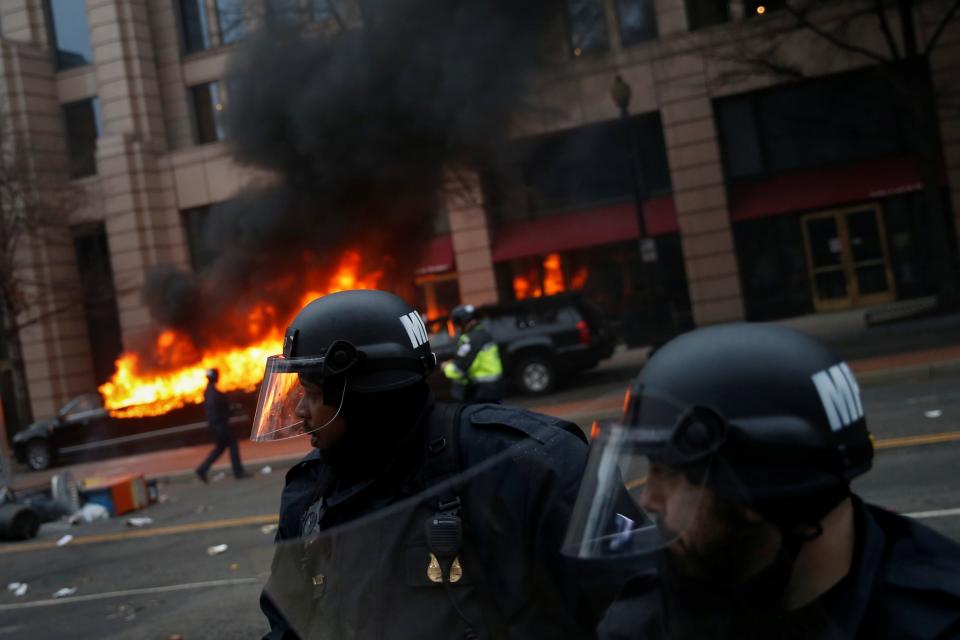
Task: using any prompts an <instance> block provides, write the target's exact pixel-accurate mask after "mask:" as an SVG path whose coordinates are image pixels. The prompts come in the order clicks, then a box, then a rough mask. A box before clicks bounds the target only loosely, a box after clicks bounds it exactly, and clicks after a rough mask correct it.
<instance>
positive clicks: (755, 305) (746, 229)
mask: <svg viewBox="0 0 960 640" xmlns="http://www.w3.org/2000/svg"><path fill="white" fill-rule="evenodd" d="M733 238H734V242H735V244H736V247H737V261H738V262H739V266H740V281H741V283H742V284H743V298H744V307H745V308H746V313H747V319H748V320H757V321H761V320H775V319H777V318H786V317H791V316H798V315H804V314H807V313H813V293H812V289H811V284H810V276H809V274H808V272H807V257H806V255H805V253H804V250H803V231H802V230H801V227H800V218H799V216H771V217H768V218H758V219H756V220H747V221H744V222H738V223H736V224H734V225H733Z"/></svg>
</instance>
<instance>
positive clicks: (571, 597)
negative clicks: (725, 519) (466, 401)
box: [261, 404, 622, 639]
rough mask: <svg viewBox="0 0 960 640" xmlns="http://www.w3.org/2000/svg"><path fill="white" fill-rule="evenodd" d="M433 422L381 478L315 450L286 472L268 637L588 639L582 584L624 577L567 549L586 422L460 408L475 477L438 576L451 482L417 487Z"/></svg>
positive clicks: (459, 492) (590, 607)
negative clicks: (595, 567)
mask: <svg viewBox="0 0 960 640" xmlns="http://www.w3.org/2000/svg"><path fill="white" fill-rule="evenodd" d="M429 411H430V409H428V410H427V416H429ZM430 422H431V421H430V420H429V418H428V417H423V418H421V420H420V423H419V425H418V428H416V429H414V430H413V432H412V433H413V434H414V436H413V437H412V438H408V439H407V441H405V442H404V443H401V444H400V445H399V447H398V451H397V454H396V456H395V457H394V459H393V463H392V464H391V465H390V466H389V467H388V469H387V470H386V471H385V472H383V473H382V474H381V475H379V476H377V477H376V478H373V479H370V480H366V481H364V482H361V483H359V484H354V485H353V486H350V487H338V486H337V482H336V478H334V477H333V476H334V474H333V471H332V468H331V467H330V466H329V465H327V464H325V463H324V461H323V460H322V453H321V452H318V451H314V452H312V453H311V454H310V455H308V456H307V457H306V458H304V460H303V461H301V462H300V463H299V464H297V465H296V466H295V467H293V468H292V469H291V470H290V471H289V472H288V473H287V477H286V486H285V488H284V490H283V494H282V497H281V506H280V524H279V530H278V534H277V540H278V541H280V542H283V541H290V542H286V543H283V544H281V546H279V547H278V549H277V552H276V555H275V557H274V564H273V573H272V576H271V578H270V581H269V583H268V585H267V587H266V588H265V590H264V595H263V596H262V597H261V608H262V609H263V610H264V613H265V614H266V615H267V617H268V619H269V621H270V626H271V632H270V633H268V634H267V635H266V636H265V638H269V639H281V638H297V637H299V636H298V635H296V633H295V632H294V631H293V629H296V630H298V631H300V632H301V633H303V634H304V637H305V638H350V639H367V638H371V639H372V638H390V639H395V638H417V639H421V638H461V637H464V638H470V637H477V638H589V637H593V635H594V627H595V624H596V622H597V616H596V615H595V611H597V610H598V609H597V608H596V605H597V603H596V602H594V601H592V600H591V601H590V602H588V601H587V598H588V595H589V596H593V597H599V598H602V597H603V595H602V594H603V593H609V594H611V595H612V594H615V593H616V591H617V590H619V586H620V585H622V581H618V580H619V579H618V578H617V577H613V576H611V575H610V574H607V576H600V577H598V576H597V575H596V574H590V575H589V576H587V577H588V578H589V579H590V580H591V581H592V583H588V582H587V581H585V580H580V579H579V578H578V577H577V576H574V575H573V570H572V568H571V566H570V565H569V562H570V561H569V560H568V559H565V558H564V557H563V556H561V554H560V546H561V542H562V538H563V535H564V533H565V529H566V523H567V520H568V519H569V516H570V509H571V507H572V505H573V503H574V500H575V498H576V493H577V489H578V486H579V482H580V477H581V474H582V471H583V468H584V466H585V463H586V456H587V445H586V443H585V441H584V437H583V434H582V432H581V431H580V430H579V428H577V427H576V425H573V424H571V423H568V422H564V421H561V420H558V419H555V418H551V417H548V416H543V415H539V414H535V413H530V412H527V411H523V410H520V409H514V408H507V407H503V406H499V405H487V404H480V405H471V406H467V407H464V408H463V409H462V410H461V413H459V414H458V415H457V417H456V424H457V426H456V428H455V431H454V432H455V433H456V437H458V438H459V440H460V442H459V457H460V461H459V466H460V469H462V470H467V471H466V475H467V478H466V480H465V481H464V482H462V483H459V485H458V487H457V489H456V492H455V493H456V498H458V499H459V509H454V510H455V511H457V512H458V513H459V515H460V516H461V517H462V520H463V545H462V548H461V551H460V552H459V553H458V554H457V555H458V557H457V562H456V564H455V568H454V570H451V572H450V582H449V583H448V584H441V583H438V582H437V581H436V579H435V576H434V579H431V577H430V576H431V571H430V567H431V564H432V561H433V558H432V557H431V553H430V550H429V549H428V544H427V533H426V529H425V526H424V525H425V522H426V521H427V520H428V519H430V518H431V516H433V515H435V514H436V513H437V512H438V508H439V507H438V502H439V501H442V500H445V501H448V502H450V492H449V491H444V492H443V495H442V496H440V499H437V498H436V496H433V497H430V498H425V499H422V500H421V499H417V498H412V496H416V495H418V494H419V493H420V492H421V491H422V490H423V489H424V487H425V486H430V482H429V480H428V479H427V478H425V474H426V473H428V471H427V467H430V466H431V463H429V462H428V461H427V457H426V456H428V455H430V454H431V453H438V452H439V451H440V450H441V449H443V448H444V446H445V445H446V444H447V442H446V440H447V438H442V437H441V438H438V437H436V428H435V427H433V426H428V424H429V423H430ZM451 428H452V427H451ZM456 437H455V438H451V439H453V440H455V439H456ZM491 461H495V462H491ZM488 465H489V467H488ZM448 484H449V483H448ZM404 498H412V499H411V500H410V501H408V502H402V501H403V500H404ZM391 505H392V507H398V506H399V508H392V507H391ZM447 506H449V505H447ZM331 529H333V530H332V531H330V530H331ZM315 531H319V532H320V534H319V535H311V534H312V533H313V532H315ZM328 531H329V533H325V532H328ZM304 533H307V536H306V538H302V537H301V536H302V534H304ZM298 538H300V539H298ZM433 564H435V563H433ZM457 568H459V572H458V571H457V570H456V569H457ZM457 573H459V576H458V575H456V574H457ZM614 583H616V584H614ZM611 599H612V598H611ZM607 602H609V599H608V600H607ZM457 608H459V610H460V611H461V612H462V615H461V614H458V612H457ZM464 619H466V620H469V625H468V624H467V623H466V622H465V620H464ZM467 628H469V629H471V630H472V632H473V634H474V635H470V634H469V633H465V631H466V629H467Z"/></svg>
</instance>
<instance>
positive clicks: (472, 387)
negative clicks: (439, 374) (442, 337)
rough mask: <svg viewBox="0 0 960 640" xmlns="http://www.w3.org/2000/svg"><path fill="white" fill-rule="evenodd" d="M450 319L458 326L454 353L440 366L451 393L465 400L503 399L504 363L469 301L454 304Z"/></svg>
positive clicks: (492, 400) (495, 344)
mask: <svg viewBox="0 0 960 640" xmlns="http://www.w3.org/2000/svg"><path fill="white" fill-rule="evenodd" d="M450 319H451V320H452V321H453V324H454V325H455V326H456V327H457V328H458V331H459V336H458V337H457V355H456V357H455V358H454V359H453V360H451V361H450V362H447V363H446V364H445V365H444V367H443V373H444V375H445V376H446V377H447V378H449V379H450V380H451V383H452V392H453V393H452V395H453V397H454V398H456V399H458V400H465V401H467V402H499V401H500V400H501V399H502V398H503V363H502V362H501V361H500V349H499V348H498V347H497V343H496V342H494V340H493V336H492V335H491V334H490V332H489V331H488V330H487V328H486V327H485V326H484V325H483V323H482V322H480V319H479V318H478V317H477V310H476V307H474V306H473V305H472V304H466V305H460V306H458V307H454V309H453V311H451V312H450Z"/></svg>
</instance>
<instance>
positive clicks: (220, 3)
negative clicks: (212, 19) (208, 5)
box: [214, 0, 247, 44]
mask: <svg viewBox="0 0 960 640" xmlns="http://www.w3.org/2000/svg"><path fill="white" fill-rule="evenodd" d="M214 7H215V9H216V11H217V28H218V30H219V31H220V44H233V43H234V42H239V41H240V40H243V38H244V37H245V36H246V35H247V29H246V23H245V18H246V14H245V11H244V0H216V3H215V5H214Z"/></svg>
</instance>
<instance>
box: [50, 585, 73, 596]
mask: <svg viewBox="0 0 960 640" xmlns="http://www.w3.org/2000/svg"><path fill="white" fill-rule="evenodd" d="M76 592H77V588H76V587H64V588H63V589H57V590H56V591H54V592H53V597H54V598H66V597H67V596H72V595H73V594H75V593H76Z"/></svg>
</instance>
